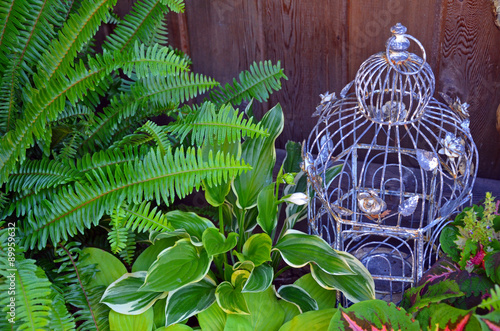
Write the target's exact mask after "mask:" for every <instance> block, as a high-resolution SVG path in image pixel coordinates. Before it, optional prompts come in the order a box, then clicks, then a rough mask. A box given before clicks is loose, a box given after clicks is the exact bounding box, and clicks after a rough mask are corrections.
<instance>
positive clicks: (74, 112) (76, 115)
mask: <svg viewBox="0 0 500 331" xmlns="http://www.w3.org/2000/svg"><path fill="white" fill-rule="evenodd" d="M94 116H95V113H94V110H93V109H90V108H88V107H85V106H84V105H81V104H77V105H75V106H73V105H71V104H68V105H66V107H65V108H64V110H63V111H62V112H61V113H60V114H59V115H58V116H57V119H56V120H55V121H54V124H60V123H67V121H68V120H73V119H79V120H81V119H85V120H87V121H92V120H93V118H94Z"/></svg>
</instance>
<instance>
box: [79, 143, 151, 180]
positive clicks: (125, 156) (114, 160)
mask: <svg viewBox="0 0 500 331" xmlns="http://www.w3.org/2000/svg"><path fill="white" fill-rule="evenodd" d="M148 152H149V148H145V147H140V148H139V147H134V146H127V147H124V148H123V149H119V148H114V149H107V150H103V151H99V152H97V153H94V154H85V155H84V156H83V157H82V158H81V159H77V160H76V169H77V170H78V171H79V172H80V173H82V174H85V173H91V172H93V171H97V169H104V168H110V169H111V170H114V168H115V167H117V166H120V165H123V164H126V163H129V162H133V161H134V162H136V161H138V160H141V159H143V158H144V157H145V156H146V154H147V153H148Z"/></svg>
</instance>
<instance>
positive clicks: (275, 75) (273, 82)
mask: <svg viewBox="0 0 500 331" xmlns="http://www.w3.org/2000/svg"><path fill="white" fill-rule="evenodd" d="M281 78H284V79H288V78H287V77H286V76H285V74H284V73H283V69H281V66H280V62H279V61H278V63H277V64H276V65H273V64H272V63H271V61H265V62H259V63H253V64H252V65H251V66H250V71H243V72H242V73H240V76H239V80H240V81H239V82H237V81H236V79H234V81H233V85H232V86H231V85H229V84H226V86H225V87H224V88H221V89H220V90H218V91H213V92H212V93H210V99H211V100H212V101H213V102H214V103H215V104H217V105H222V104H226V103H231V104H232V105H238V104H240V103H241V101H242V100H247V101H250V100H251V99H252V98H255V99H257V100H259V101H261V102H262V101H266V100H267V99H268V98H269V94H270V93H271V92H273V90H275V91H278V90H279V89H281V82H280V79H281Z"/></svg>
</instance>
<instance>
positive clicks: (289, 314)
mask: <svg viewBox="0 0 500 331" xmlns="http://www.w3.org/2000/svg"><path fill="white" fill-rule="evenodd" d="M278 303H279V305H280V307H281V308H282V309H283V311H284V312H285V318H284V319H283V324H284V323H286V322H288V321H290V320H291V319H292V318H294V317H295V316H297V315H299V314H300V310H299V307H297V305H295V304H293V303H290V302H288V301H285V300H278Z"/></svg>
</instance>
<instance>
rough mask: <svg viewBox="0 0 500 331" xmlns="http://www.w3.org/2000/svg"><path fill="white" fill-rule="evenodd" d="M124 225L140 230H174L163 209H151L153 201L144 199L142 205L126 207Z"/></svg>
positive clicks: (124, 209)
mask: <svg viewBox="0 0 500 331" xmlns="http://www.w3.org/2000/svg"><path fill="white" fill-rule="evenodd" d="M123 211H124V220H123V221H124V223H123V224H124V227H126V228H128V229H130V230H133V231H138V232H147V231H158V232H166V231H172V230H174V229H173V228H172V227H170V225H169V224H168V222H167V218H166V216H165V214H164V213H163V211H161V210H158V209H157V207H154V208H153V209H151V203H150V202H147V201H144V202H143V203H141V204H140V205H132V206H129V207H124V208H123Z"/></svg>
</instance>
